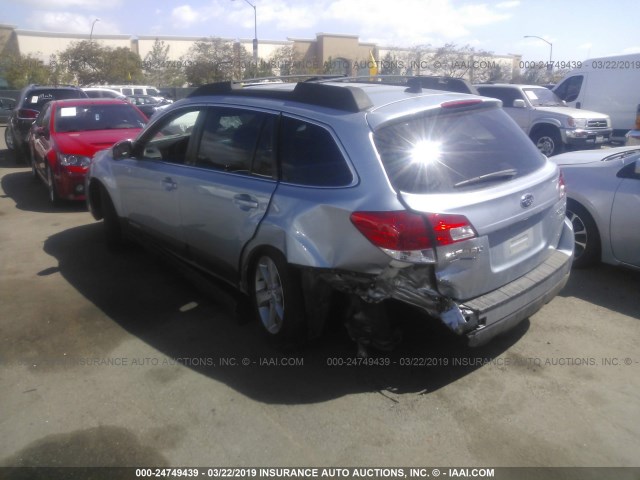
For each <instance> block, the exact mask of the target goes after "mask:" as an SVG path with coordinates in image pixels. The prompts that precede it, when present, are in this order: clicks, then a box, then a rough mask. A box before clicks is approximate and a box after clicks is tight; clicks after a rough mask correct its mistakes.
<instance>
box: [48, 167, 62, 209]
mask: <svg viewBox="0 0 640 480" xmlns="http://www.w3.org/2000/svg"><path fill="white" fill-rule="evenodd" d="M47 189H48V190H49V201H50V202H51V205H53V206H54V207H55V206H57V205H59V204H60V197H59V196H58V190H57V189H56V182H55V179H54V178H53V173H52V172H51V167H50V166H49V165H47Z"/></svg>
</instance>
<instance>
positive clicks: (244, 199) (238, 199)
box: [233, 193, 259, 210]
mask: <svg viewBox="0 0 640 480" xmlns="http://www.w3.org/2000/svg"><path fill="white" fill-rule="evenodd" d="M233 203H234V204H235V205H237V206H238V207H240V209H241V210H249V209H251V208H258V205H259V203H258V201H257V200H256V199H255V198H253V197H252V196H251V195H247V194H246V193H241V194H239V195H235V196H234V197H233Z"/></svg>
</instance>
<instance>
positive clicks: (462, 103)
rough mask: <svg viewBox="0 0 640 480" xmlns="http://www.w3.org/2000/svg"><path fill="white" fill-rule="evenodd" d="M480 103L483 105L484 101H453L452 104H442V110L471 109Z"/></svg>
mask: <svg viewBox="0 0 640 480" xmlns="http://www.w3.org/2000/svg"><path fill="white" fill-rule="evenodd" d="M478 103H482V100H479V99H477V100H452V101H450V102H444V103H441V104H440V108H462V107H470V106H471V105H477V104H478Z"/></svg>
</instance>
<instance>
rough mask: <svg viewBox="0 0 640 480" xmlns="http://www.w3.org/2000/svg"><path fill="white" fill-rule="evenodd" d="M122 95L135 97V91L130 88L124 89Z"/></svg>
mask: <svg viewBox="0 0 640 480" xmlns="http://www.w3.org/2000/svg"><path fill="white" fill-rule="evenodd" d="M122 94H123V95H133V90H131V89H130V88H123V89H122Z"/></svg>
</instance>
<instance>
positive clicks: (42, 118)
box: [36, 103, 51, 127]
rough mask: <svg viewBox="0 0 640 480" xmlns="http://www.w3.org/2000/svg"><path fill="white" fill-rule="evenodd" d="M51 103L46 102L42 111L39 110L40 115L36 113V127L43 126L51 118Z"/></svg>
mask: <svg viewBox="0 0 640 480" xmlns="http://www.w3.org/2000/svg"><path fill="white" fill-rule="evenodd" d="M50 107H51V104H50V103H47V104H46V105H45V106H44V107H43V108H42V112H40V115H38V118H37V119H36V125H37V126H38V127H44V126H47V125H48V124H49V119H50V118H51V108H50Z"/></svg>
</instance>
